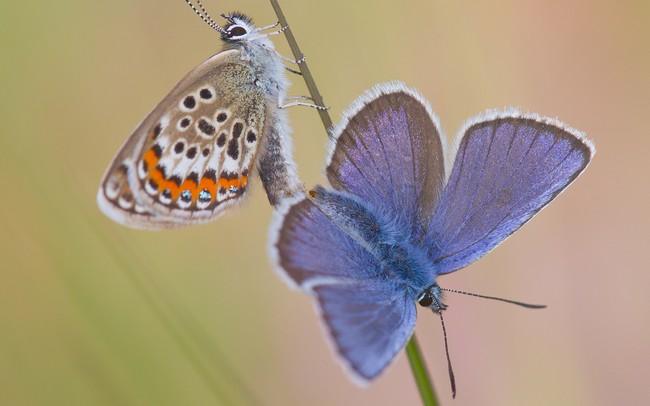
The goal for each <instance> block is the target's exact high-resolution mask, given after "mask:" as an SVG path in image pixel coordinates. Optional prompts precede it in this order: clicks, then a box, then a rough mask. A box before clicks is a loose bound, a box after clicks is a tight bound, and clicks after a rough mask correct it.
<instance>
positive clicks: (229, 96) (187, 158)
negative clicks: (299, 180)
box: [98, 50, 269, 229]
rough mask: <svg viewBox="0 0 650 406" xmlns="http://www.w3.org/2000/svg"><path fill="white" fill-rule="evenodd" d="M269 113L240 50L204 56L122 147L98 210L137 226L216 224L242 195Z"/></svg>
mask: <svg viewBox="0 0 650 406" xmlns="http://www.w3.org/2000/svg"><path fill="white" fill-rule="evenodd" d="M268 108H269V106H268V101H267V99H266V97H265V95H264V93H263V91H262V90H261V89H260V88H259V87H258V86H256V85H255V75H254V73H253V71H252V70H251V68H250V67H249V66H248V65H246V64H243V63H241V58H240V53H239V51H238V50H227V51H223V52H220V53H219V54H217V55H215V56H213V57H211V58H209V59H208V60H207V61H205V62H204V63H203V64H201V65H199V66H198V67H197V68H196V69H194V70H193V71H192V72H190V73H189V74H188V75H187V76H186V77H185V78H184V79H182V80H181V81H180V82H179V83H178V85H176V87H175V88H174V89H173V90H172V91H171V92H170V93H169V95H167V96H166V97H165V98H164V99H163V101H162V102H161V103H160V104H159V105H158V106H157V107H156V108H155V109H154V110H153V111H152V112H151V113H150V114H149V115H148V116H147V117H146V118H145V120H144V121H143V122H142V123H141V124H140V125H139V126H138V128H137V129H136V130H135V132H134V133H133V135H131V137H130V138H129V139H128V140H127V141H126V143H125V144H124V145H123V147H122V148H121V150H120V152H119V153H118V154H117V156H116V158H115V159H114V160H113V162H112V164H111V166H110V167H109V169H108V171H107V172H106V174H105V175H104V178H103V180H102V182H101V185H100V189H99V192H98V203H99V206H100V208H101V209H102V210H103V211H104V213H105V214H106V215H107V216H108V217H110V218H111V219H113V220H115V221H117V222H119V223H122V224H124V225H127V226H131V227H135V228H154V229H155V228H164V227H170V226H180V225H185V224H191V223H197V222H205V221H208V220H211V219H213V218H215V217H216V216H217V215H219V214H220V213H221V212H222V211H223V210H224V209H225V208H226V207H228V206H230V205H231V204H233V203H235V202H237V201H239V200H241V198H242V196H243V195H244V194H245V192H246V189H247V184H248V178H249V176H250V173H251V171H252V168H253V164H254V161H255V155H256V153H257V149H258V148H257V146H258V143H259V139H260V136H261V135H262V132H263V130H264V128H265V120H266V116H267V109H268Z"/></svg>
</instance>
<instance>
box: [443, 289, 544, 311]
mask: <svg viewBox="0 0 650 406" xmlns="http://www.w3.org/2000/svg"><path fill="white" fill-rule="evenodd" d="M440 290H444V291H445V292H451V293H459V294H461V295H467V296H474V297H480V298H481V299H490V300H498V301H499V302H505V303H511V304H514V305H517V306H521V307H525V308H527V309H544V308H545V307H546V305H538V304H530V303H524V302H518V301H516V300H510V299H504V298H501V297H494V296H485V295H479V294H478V293H470V292H463V291H462V290H455V289H446V288H440Z"/></svg>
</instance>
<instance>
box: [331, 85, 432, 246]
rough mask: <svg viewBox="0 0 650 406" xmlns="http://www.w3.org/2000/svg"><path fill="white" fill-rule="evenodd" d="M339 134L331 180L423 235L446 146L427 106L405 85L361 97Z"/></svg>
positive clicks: (380, 87)
mask: <svg viewBox="0 0 650 406" xmlns="http://www.w3.org/2000/svg"><path fill="white" fill-rule="evenodd" d="M343 117H344V119H343V120H342V122H341V123H340V124H339V125H338V127H337V128H336V129H335V131H334V138H333V142H332V144H331V146H330V156H329V159H328V160H327V169H326V172H327V178H328V180H329V181H330V183H331V184H332V186H334V188H336V189H339V190H345V191H347V192H350V193H353V194H355V195H357V196H359V197H360V198H361V199H363V200H364V201H367V202H368V203H369V204H370V205H372V206H373V207H376V208H377V209H379V210H385V211H387V212H388V213H393V214H394V215H395V216H398V217H399V218H398V221H400V222H402V223H404V224H409V225H412V227H413V230H412V231H413V233H414V235H420V234H421V233H422V230H421V229H420V228H421V225H422V224H427V223H428V220H429V218H430V216H431V215H432V213H433V211H434V209H435V207H436V204H437V202H438V199H439V195H440V193H441V191H442V186H443V182H444V179H445V165H444V142H443V139H442V138H441V136H440V130H439V128H440V127H439V125H438V124H437V123H438V120H437V119H436V117H435V116H434V115H433V113H432V112H431V109H430V107H429V106H428V104H427V102H426V101H425V100H424V99H423V98H422V97H421V96H419V95H418V94H417V92H416V91H414V90H411V89H409V88H407V87H406V86H404V85H403V84H401V83H387V84H383V85H378V86H376V87H375V88H373V89H372V90H370V91H369V92H368V93H366V94H365V95H363V96H361V97H360V98H359V99H358V100H357V101H356V102H355V103H354V104H353V105H352V107H351V109H350V110H348V112H346V113H345V114H344V116H343Z"/></svg>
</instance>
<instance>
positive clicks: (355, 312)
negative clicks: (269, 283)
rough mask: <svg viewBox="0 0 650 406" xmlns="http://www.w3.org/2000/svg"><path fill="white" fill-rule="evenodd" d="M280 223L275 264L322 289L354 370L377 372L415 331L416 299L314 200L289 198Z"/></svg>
mask: <svg viewBox="0 0 650 406" xmlns="http://www.w3.org/2000/svg"><path fill="white" fill-rule="evenodd" d="M275 225H276V227H273V228H272V229H271V230H272V231H271V238H270V241H272V245H271V250H270V251H271V256H272V258H274V261H275V262H276V264H275V265H276V267H275V268H276V269H277V270H278V271H279V272H280V274H281V276H282V277H284V279H285V280H287V281H288V282H289V283H290V284H291V285H294V286H298V287H300V288H301V289H303V290H305V291H307V292H309V293H312V294H315V295H316V297H317V300H318V307H319V310H320V314H321V316H322V319H323V321H324V322H325V325H326V327H327V331H328V333H329V335H330V337H331V338H332V340H333V343H334V346H335V348H336V351H337V352H338V354H340V355H341V357H342V359H343V361H344V363H345V364H346V365H347V366H349V368H350V370H351V371H352V373H353V374H354V376H355V377H357V378H359V379H361V380H364V381H365V380H370V379H372V378H374V377H376V376H377V375H378V374H379V373H381V371H382V370H383V369H384V368H385V367H386V366H388V364H389V363H390V362H391V361H392V359H393V358H394V356H395V354H396V353H397V352H398V351H399V350H400V349H401V348H402V347H403V346H404V345H405V343H406V341H407V340H408V338H409V337H410V335H411V333H412V331H413V328H414V325H415V313H416V312H415V304H414V302H413V300H412V299H409V298H408V297H406V293H405V290H404V289H403V288H402V289H400V288H398V287H397V286H395V285H393V284H391V283H390V281H387V280H385V279H381V278H378V275H380V274H381V272H380V271H381V264H379V262H378V261H377V259H376V258H375V257H374V256H373V255H372V254H370V252H369V251H368V250H366V249H365V248H364V247H362V246H361V245H359V243H358V242H357V241H355V239H353V238H352V237H350V235H349V234H347V233H345V232H344V231H342V230H341V228H339V227H337V226H336V225H335V224H334V223H333V222H332V221H331V220H330V219H329V218H328V217H326V216H325V215H324V214H323V212H322V211H321V210H320V209H319V208H317V207H316V206H315V205H314V204H313V203H312V202H311V201H310V200H307V199H304V198H303V199H302V200H298V201H295V200H294V201H293V202H289V203H287V205H286V206H284V207H282V208H281V209H280V210H279V211H278V213H277V214H276V220H275Z"/></svg>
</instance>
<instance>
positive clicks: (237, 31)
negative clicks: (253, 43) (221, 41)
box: [228, 25, 247, 38]
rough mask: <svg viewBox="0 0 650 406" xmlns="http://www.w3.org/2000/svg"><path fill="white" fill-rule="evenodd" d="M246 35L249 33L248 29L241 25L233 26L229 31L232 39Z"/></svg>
mask: <svg viewBox="0 0 650 406" xmlns="http://www.w3.org/2000/svg"><path fill="white" fill-rule="evenodd" d="M246 33H247V31H246V29H245V28H244V27H242V26H239V25H235V26H232V27H230V28H229V29H228V34H229V36H230V38H233V37H241V36H244V35H246Z"/></svg>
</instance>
